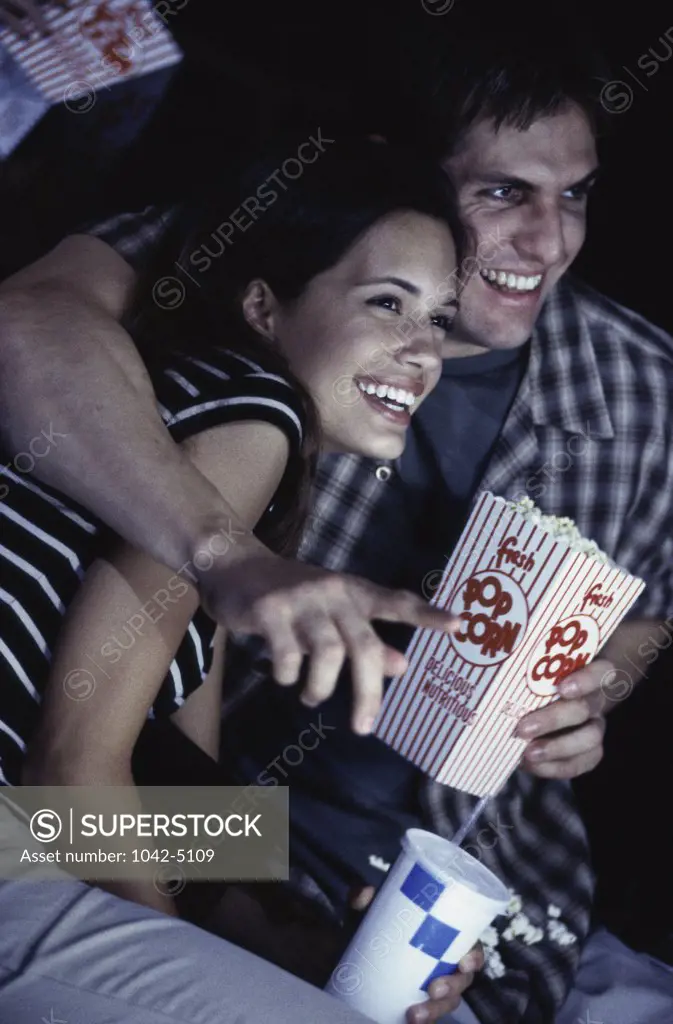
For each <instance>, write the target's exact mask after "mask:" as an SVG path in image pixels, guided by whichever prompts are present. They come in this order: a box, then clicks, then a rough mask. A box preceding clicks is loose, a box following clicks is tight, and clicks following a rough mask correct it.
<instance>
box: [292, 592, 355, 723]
mask: <svg viewBox="0 0 673 1024" xmlns="http://www.w3.org/2000/svg"><path fill="white" fill-rule="evenodd" d="M297 631H298V633H299V635H300V637H301V639H302V641H303V644H304V646H305V648H306V652H307V654H308V657H309V670H308V678H307V680H306V686H305V688H304V691H303V693H302V696H301V700H302V703H303V704H306V705H307V706H308V707H316V705H318V704H322V702H323V701H325V700H327V698H328V697H331V696H332V694H333V692H334V688H335V686H336V683H337V679H338V678H339V673H340V672H341V668H342V665H343V663H344V658H345V656H346V648H345V646H344V642H343V639H342V637H341V635H340V633H339V631H338V629H337V628H336V626H335V625H334V623H333V622H332V620H331V619H330V618H329V616H327V615H326V614H325V613H324V612H321V611H317V610H316V611H314V612H313V613H312V614H311V615H308V614H304V615H303V616H302V617H301V619H300V621H299V622H298V624H297Z"/></svg>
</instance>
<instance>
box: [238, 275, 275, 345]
mask: <svg viewBox="0 0 673 1024" xmlns="http://www.w3.org/2000/svg"><path fill="white" fill-rule="evenodd" d="M242 308H243V316H244V317H245V319H246V322H247V323H248V324H250V326H251V327H252V328H253V330H255V331H257V332H258V334H263V335H264V337H265V338H268V339H269V340H270V341H273V339H274V337H275V328H276V318H277V315H278V303H277V301H276V297H275V295H274V294H273V292H272V291H271V289H270V288H269V286H268V284H267V283H266V281H260V280H258V279H257V280H254V281H251V282H250V284H249V285H248V286H247V288H246V289H245V292H244V294H243V301H242Z"/></svg>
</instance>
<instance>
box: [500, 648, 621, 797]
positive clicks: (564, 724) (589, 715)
mask: <svg viewBox="0 0 673 1024" xmlns="http://www.w3.org/2000/svg"><path fill="white" fill-rule="evenodd" d="M613 674H614V668H613V665H612V663H611V662H609V661H607V660H606V659H605V658H599V659H597V660H596V661H594V662H592V663H591V664H590V665H587V666H586V667H585V668H582V669H580V670H579V671H578V672H573V673H572V675H569V676H567V678H566V679H563V680H562V681H561V683H559V687H558V689H559V693H560V695H561V696H560V699H559V700H556V701H554V702H553V703H552V704H548V705H547V706H546V707H544V708H540V709H539V710H538V711H532V712H531V713H530V714H528V715H525V716H524V717H523V718H522V719H521V721H520V722H519V724H518V726H517V728H516V732H515V735H516V736H519V737H521V738H522V739H525V740H531V742H530V743H529V745H528V747H527V748H526V752H525V754H524V757H523V762H522V767H523V768H526V769H527V770H528V771H530V772H532V773H533V774H534V775H539V776H540V778H543V779H574V778H576V777H577V776H578V775H583V774H584V773H585V772H590V771H592V770H593V769H594V768H595V767H596V765H597V764H598V763H599V762H600V760H601V758H602V757H603V735H604V733H605V717H604V716H605V712H606V710H607V709H608V707H609V706H610V703H611V698H610V689H609V688H610V680H611V677H612V675H613Z"/></svg>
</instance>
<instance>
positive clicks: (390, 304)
mask: <svg viewBox="0 0 673 1024" xmlns="http://www.w3.org/2000/svg"><path fill="white" fill-rule="evenodd" d="M367 305H368V306H378V307H379V308H380V309H389V310H390V311H391V313H399V312H401V310H402V303H401V302H400V300H399V298H398V297H397V295H376V296H374V298H373V299H368V300H367Z"/></svg>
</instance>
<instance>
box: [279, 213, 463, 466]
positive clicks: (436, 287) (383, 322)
mask: <svg viewBox="0 0 673 1024" xmlns="http://www.w3.org/2000/svg"><path fill="white" fill-rule="evenodd" d="M455 269H456V253H455V247H454V244H453V240H452V238H451V234H450V231H449V229H448V227H447V226H446V225H445V224H443V223H442V222H440V221H438V220H435V219H434V218H431V217H428V216H425V215H424V214H420V213H414V212H411V211H409V212H406V211H403V212H399V213H394V214H391V215H390V216H388V217H386V218H384V219H382V220H380V221H378V222H377V223H376V224H375V225H373V227H371V228H370V229H369V231H367V232H366V234H364V235H362V237H361V238H360V239H359V240H358V242H357V243H356V244H355V245H354V246H352V248H351V249H349V250H348V252H347V253H346V254H345V255H344V256H343V257H342V259H341V260H340V261H339V263H337V264H335V266H333V267H331V268H330V269H329V270H327V271H325V272H324V273H322V274H319V275H318V276H316V277H314V278H313V279H312V280H311V281H310V282H309V284H308V285H307V287H306V288H305V289H304V291H303V293H302V294H301V295H300V296H299V298H298V299H297V300H295V301H294V302H292V303H288V304H286V305H280V306H278V307H277V308H276V310H275V313H274V317H273V333H274V335H275V337H276V339H277V340H278V342H279V344H280V347H281V348H282V350H283V352H284V354H285V355H286V357H287V359H288V360H289V363H290V366H291V368H292V370H293V371H294V373H295V374H296V376H297V377H298V378H299V379H300V380H301V381H302V382H303V383H304V384H305V386H306V387H307V388H308V390H309V391H310V393H311V395H312V396H313V399H314V401H315V403H316V406H317V408H318V411H319V414H320V420H321V425H322V444H323V449H325V450H331V451H340V452H353V453H356V454H358V455H365V456H370V457H375V458H385V459H394V458H397V456H399V455H400V454H401V452H402V451H403V449H404V440H405V434H406V430H407V427H408V426H409V423H410V420H411V413H412V412H413V411H415V410H416V409H417V408H418V406H419V404H420V402H421V401H422V400H423V398H424V397H425V395H427V394H428V392H429V391H431V390H432V388H433V387H434V386H435V384H436V383H437V380H438V379H439V375H440V371H441V356H440V353H441V349H442V344H443V342H445V340H446V334H447V332H448V331H449V330H450V328H451V324H452V321H453V318H454V316H455V314H456V309H457V302H456V299H455V290H454V288H455V285H454V279H455V273H454V272H455ZM389 389H392V391H391V390H389Z"/></svg>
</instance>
